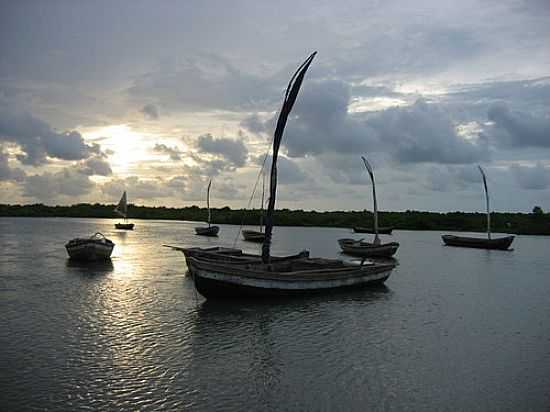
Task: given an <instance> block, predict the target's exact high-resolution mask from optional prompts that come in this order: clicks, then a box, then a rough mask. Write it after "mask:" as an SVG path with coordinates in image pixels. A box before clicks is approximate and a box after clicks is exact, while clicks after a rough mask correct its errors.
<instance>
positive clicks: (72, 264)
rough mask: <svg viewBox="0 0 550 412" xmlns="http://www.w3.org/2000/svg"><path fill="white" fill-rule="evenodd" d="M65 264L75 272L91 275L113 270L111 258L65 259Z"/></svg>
mask: <svg viewBox="0 0 550 412" xmlns="http://www.w3.org/2000/svg"><path fill="white" fill-rule="evenodd" d="M66 266H67V268H69V269H72V270H74V271H76V272H82V273H85V274H93V275H100V274H107V273H110V272H112V271H113V270H114V266H113V261H112V260H111V259H106V260H97V261H92V262H83V261H79V260H73V259H67V262H66Z"/></svg>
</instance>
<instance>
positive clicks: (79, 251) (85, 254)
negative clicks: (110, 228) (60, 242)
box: [65, 232, 115, 261]
mask: <svg viewBox="0 0 550 412" xmlns="http://www.w3.org/2000/svg"><path fill="white" fill-rule="evenodd" d="M114 247H115V244H114V243H113V242H112V241H111V240H109V239H107V238H106V237H105V236H104V235H103V234H102V233H99V232H97V233H95V234H94V235H92V236H90V237H89V238H75V239H72V240H70V241H69V242H67V244H66V245H65V249H67V253H68V254H69V257H70V258H71V259H73V260H82V261H97V260H107V259H110V258H111V253H112V252H113V248H114Z"/></svg>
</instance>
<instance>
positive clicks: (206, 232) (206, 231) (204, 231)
mask: <svg viewBox="0 0 550 412" xmlns="http://www.w3.org/2000/svg"><path fill="white" fill-rule="evenodd" d="M211 186H212V179H210V182H208V188H207V189H206V207H207V208H208V226H197V227H196V228H195V234H197V235H201V236H218V232H219V231H220V228H219V226H214V225H211V224H210V221H211V219H212V215H211V213H210V187H211Z"/></svg>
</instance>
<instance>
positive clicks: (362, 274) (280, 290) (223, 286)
mask: <svg viewBox="0 0 550 412" xmlns="http://www.w3.org/2000/svg"><path fill="white" fill-rule="evenodd" d="M258 257H259V256H258ZM186 260H187V266H188V267H189V270H190V272H191V273H192V275H193V280H194V283H195V287H196V289H197V291H198V292H199V293H200V294H201V295H203V296H204V297H205V298H207V299H228V298H253V297H268V296H269V297H284V296H295V295H303V294H307V293H313V292H323V291H327V290H333V289H340V288H359V287H364V286H374V285H380V284H382V283H384V281H385V280H386V279H387V278H388V277H389V276H390V273H391V271H392V270H393V268H394V267H395V263H373V262H369V263H367V264H363V265H359V264H353V263H348V262H343V261H341V260H335V259H323V258H316V259H315V258H301V259H293V260H285V261H279V262H273V261H272V262H271V263H269V264H263V263H248V264H243V265H234V264H231V265H228V264H227V263H226V262H221V261H217V260H213V259H209V258H206V257H187V258H186Z"/></svg>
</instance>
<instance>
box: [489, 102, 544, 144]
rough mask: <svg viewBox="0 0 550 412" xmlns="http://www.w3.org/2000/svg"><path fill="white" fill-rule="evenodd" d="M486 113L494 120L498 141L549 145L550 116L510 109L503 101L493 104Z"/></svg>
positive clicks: (502, 142) (501, 142)
mask: <svg viewBox="0 0 550 412" xmlns="http://www.w3.org/2000/svg"><path fill="white" fill-rule="evenodd" d="M487 114H488V117H489V120H491V121H492V122H494V127H495V131H496V137H497V140H498V143H500V144H503V145H508V146H512V147H550V117H535V116H533V115H531V114H529V113H523V112H519V111H511V110H510V109H509V107H508V106H507V105H506V104H504V103H496V104H493V105H492V106H491V107H490V108H489V111H488V113H487Z"/></svg>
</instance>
